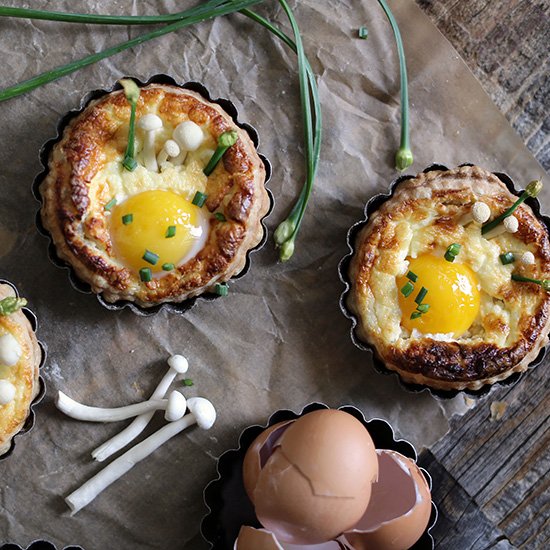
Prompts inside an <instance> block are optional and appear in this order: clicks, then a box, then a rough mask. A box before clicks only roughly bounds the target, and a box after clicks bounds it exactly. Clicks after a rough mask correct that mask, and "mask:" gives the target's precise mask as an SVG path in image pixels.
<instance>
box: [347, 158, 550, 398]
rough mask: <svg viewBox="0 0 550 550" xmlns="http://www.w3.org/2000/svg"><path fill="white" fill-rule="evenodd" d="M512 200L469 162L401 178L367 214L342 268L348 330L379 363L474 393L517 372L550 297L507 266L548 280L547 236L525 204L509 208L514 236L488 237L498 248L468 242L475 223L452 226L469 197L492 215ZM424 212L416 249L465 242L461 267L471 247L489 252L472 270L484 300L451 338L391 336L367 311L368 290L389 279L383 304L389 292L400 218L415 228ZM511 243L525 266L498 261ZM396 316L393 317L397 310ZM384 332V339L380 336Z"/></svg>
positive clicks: (408, 377) (542, 338) (534, 349)
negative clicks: (463, 332)
mask: <svg viewBox="0 0 550 550" xmlns="http://www.w3.org/2000/svg"><path fill="white" fill-rule="evenodd" d="M516 199H517V197H516V196H514V195H513V194H512V193H510V192H509V191H508V189H507V188H506V186H505V185H504V183H503V182H502V181H501V180H500V179H499V178H497V177H496V176H495V175H493V174H491V173H489V172H487V171H485V170H483V169H481V168H479V167H476V166H473V167H469V166H465V167H461V168H457V169H455V170H450V171H444V172H443V171H431V172H428V173H422V174H419V175H418V176H416V178H414V179H411V180H407V181H404V182H402V183H400V184H399V185H398V187H397V189H396V191H395V193H394V195H393V197H392V198H391V199H389V200H388V201H386V202H385V203H384V204H382V206H381V207H380V208H379V209H378V210H377V211H376V212H374V213H373V214H372V215H371V216H370V218H369V221H368V223H367V224H366V225H365V227H364V228H363V229H362V230H361V231H360V232H359V234H358V236H357V240H356V243H355V250H354V254H353V257H352V260H351V264H350V272H349V279H350V285H351V288H350V293H349V295H348V301H347V304H348V307H349V308H350V310H351V312H352V313H353V314H354V315H355V316H356V318H357V327H356V333H357V335H358V337H359V338H360V339H361V340H362V341H364V342H366V343H368V344H370V345H371V346H373V347H374V349H375V352H376V354H377V355H378V356H379V358H380V359H381V360H382V361H383V362H384V363H385V365H386V367H387V368H388V369H390V370H393V371H396V372H398V373H399V374H400V376H401V377H402V378H403V379H404V380H405V381H406V382H410V383H415V384H423V385H428V386H430V387H432V388H436V389H443V390H452V389H458V390H462V389H472V390H475V389H479V388H480V387H482V386H483V385H485V384H493V383H495V382H497V381H500V380H504V379H505V378H507V377H509V376H510V375H511V374H513V373H515V372H522V371H525V370H526V369H527V367H528V365H529V364H530V363H531V362H532V361H533V360H534V359H535V358H536V357H537V355H538V354H539V352H540V350H541V348H542V347H544V346H545V345H546V343H547V341H548V332H549V330H550V293H547V292H545V291H544V290H543V289H542V288H541V287H540V286H539V285H535V284H530V283H527V284H525V283H517V282H513V281H511V279H510V272H511V271H512V270H514V272H516V273H521V274H523V275H526V276H531V277H536V278H549V277H550V242H549V237H548V231H547V229H546V227H545V226H544V224H542V223H541V222H540V221H539V220H538V219H537V218H536V216H535V215H534V213H533V211H532V210H531V208H530V207H529V206H527V205H525V204H524V205H522V206H520V207H519V208H518V209H517V210H516V212H515V214H514V215H515V216H516V218H517V219H518V221H519V230H518V232H517V233H515V234H514V235H513V236H510V235H506V234H505V235H503V236H501V237H497V238H496V239H493V240H492V241H491V243H494V244H497V245H498V248H500V251H499V250H498V248H497V247H495V246H493V244H491V245H488V244H487V242H488V241H486V240H485V241H483V242H481V243H479V246H480V248H479V250H478V249H477V248H476V246H477V243H476V240H475V239H476V238H477V237H476V231H477V235H479V229H477V230H476V229H475V227H473V226H470V230H469V232H468V231H466V230H465V229H464V228H463V227H462V226H461V225H460V224H458V223H457V222H458V220H459V219H460V218H461V217H462V215H463V214H465V213H466V212H468V211H469V209H470V207H471V204H472V203H473V202H475V201H476V200H482V201H483V202H486V203H487V204H488V205H489V206H490V207H491V211H492V217H495V216H496V215H498V214H500V213H501V212H503V211H504V210H506V209H507V208H508V207H509V206H511V205H512V204H513V203H514V202H515V200H516ZM427 216H431V217H432V219H431V223H430V224H429V229H428V230H423V231H424V236H423V238H422V244H421V250H419V254H420V253H423V252H430V251H432V250H435V249H441V248H442V247H443V250H445V248H444V247H446V246H448V245H449V244H452V243H453V242H458V243H460V242H461V241H462V242H464V239H467V242H469V243H470V245H469V247H466V249H465V246H464V245H463V246H462V249H461V253H460V254H461V256H460V257H461V258H464V259H463V261H465V263H469V262H470V261H471V262H473V263H476V262H478V264H480V263H481V260H480V259H479V251H480V250H481V251H483V253H486V252H487V250H490V252H491V261H492V262H493V264H494V265H493V264H491V265H487V266H484V267H483V266H482V267H481V268H478V269H479V272H478V275H479V274H481V275H480V277H481V278H482V279H483V280H482V293H483V291H486V293H487V294H486V297H485V301H486V303H487V304H488V305H487V307H486V308H485V309H484V308H482V311H481V314H480V319H479V323H478V325H479V331H478V333H476V334H470V335H467V336H466V337H464V338H458V339H456V340H455V341H444V339H441V338H438V337H428V336H425V335H421V337H414V338H411V337H410V335H407V334H405V335H404V334H402V333H401V334H399V335H397V333H395V332H394V333H392V330H394V331H395V329H396V327H395V326H391V325H387V327H386V328H387V329H388V330H382V328H383V327H382V326H380V325H379V324H378V322H377V317H376V315H375V314H374V313H373V310H374V308H375V307H376V305H375V304H376V300H377V298H380V296H378V297H377V296H376V293H378V294H380V290H379V289H380V288H382V287H383V285H386V286H389V285H390V282H391V281H393V288H392V289H391V292H389V293H388V296H386V297H385V299H386V300H388V301H391V298H392V296H393V297H396V296H397V292H398V290H397V288H396V285H395V275H396V273H397V271H398V270H399V267H398V265H397V264H398V260H397V259H396V257H397V255H398V252H400V251H401V253H402V254H401V256H400V260H401V261H402V260H403V259H404V258H405V256H406V255H407V253H406V252H405V253H403V250H402V248H403V246H402V241H403V238H404V235H405V234H406V233H407V232H406V231H403V224H401V225H399V224H400V222H403V220H407V223H408V224H409V225H411V226H412V227H414V226H415V224H417V223H419V224H421V223H422V222H423V220H425V219H426V217H427ZM407 238H409V237H407ZM413 238H414V237H413ZM411 242H412V241H411ZM483 247H485V248H483ZM518 247H519V248H521V249H523V250H527V249H528V250H530V251H532V252H533V253H534V255H535V258H536V264H535V265H534V266H532V267H528V266H523V265H518V263H515V264H514V265H512V266H502V265H501V264H500V262H498V254H499V253H502V252H506V251H508V250H514V249H516V250H517V248H518ZM468 248H470V254H471V256H470V257H468ZM476 254H477V256H478V257H477V258H476ZM491 270H493V271H494V273H491ZM392 274H393V278H392ZM375 277H378V278H383V282H382V286H381V285H380V284H378V285H377V283H376V280H375ZM388 281H390V282H388ZM484 286H485V288H484ZM373 289H374V291H373ZM507 304H508V305H507ZM389 316H390V317H391V314H390V315H389ZM398 316H399V319H400V312H398ZM507 316H508V317H507ZM503 319H505V320H506V319H508V322H505V321H503ZM398 330H399V329H398ZM388 333H391V334H392V336H391V337H388ZM432 336H433V335H432ZM499 342H504V343H501V344H499Z"/></svg>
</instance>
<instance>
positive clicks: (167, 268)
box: [162, 264, 176, 271]
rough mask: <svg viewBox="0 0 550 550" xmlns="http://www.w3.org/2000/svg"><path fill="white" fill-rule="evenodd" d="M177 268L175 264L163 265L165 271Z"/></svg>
mask: <svg viewBox="0 0 550 550" xmlns="http://www.w3.org/2000/svg"><path fill="white" fill-rule="evenodd" d="M175 268H176V266H175V265H174V264H162V270H163V271H173V270H174V269H175Z"/></svg>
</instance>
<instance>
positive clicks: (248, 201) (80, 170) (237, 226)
mask: <svg viewBox="0 0 550 550" xmlns="http://www.w3.org/2000/svg"><path fill="white" fill-rule="evenodd" d="M165 80H166V79H165ZM188 88H195V89H197V88H200V87H199V86H188V87H186V86H183V87H181V86H176V85H173V84H165V83H160V82H158V81H157V82H155V81H154V80H153V83H150V84H148V85H145V86H143V87H142V88H141V93H140V98H139V102H138V105H137V120H138V125H139V120H140V119H141V118H142V117H143V116H144V115H157V116H158V117H160V119H161V120H162V124H163V126H162V128H161V129H160V130H158V131H156V132H155V133H154V136H155V137H154V140H153V141H154V147H155V153H156V154H157V155H158V154H159V153H160V150H161V148H162V147H163V145H164V144H165V143H166V141H168V140H170V139H171V138H172V137H173V136H172V133H173V131H174V129H175V128H176V127H178V125H180V124H182V123H190V122H192V123H193V126H194V127H195V128H197V127H199V128H200V130H201V131H202V136H203V138H202V140H201V143H200V145H199V146H198V148H197V149H196V150H191V149H189V150H188V152H187V155H186V158H185V159H184V160H183V161H182V160H181V158H180V161H179V163H178V164H176V163H175V161H176V160H177V159H176V158H174V159H171V158H168V160H167V161H165V162H164V163H163V164H162V163H161V162H159V163H158V169H157V171H152V170H150V169H149V168H146V167H145V166H144V164H145V163H144V162H143V160H142V159H141V158H140V153H139V151H140V149H141V147H142V145H143V143H144V142H145V141H146V138H145V131H140V130H139V129H138V130H136V146H137V151H138V155H137V161H138V167H137V168H136V169H135V170H134V171H128V170H125V169H124V168H123V167H122V160H123V157H124V152H125V149H126V145H127V143H128V123H129V118H130V105H129V103H128V101H127V100H126V98H125V96H124V93H123V91H122V90H121V89H115V90H114V91H112V92H109V93H104V94H101V95H100V96H99V97H95V98H94V99H93V100H92V101H90V102H89V103H88V105H87V106H86V107H85V108H84V109H83V110H82V111H81V112H79V113H78V114H76V116H74V117H72V118H71V119H70V120H69V121H68V123H67V124H66V125H65V127H64V129H63V133H62V135H61V137H60V139H59V140H58V141H57V142H56V143H55V144H54V145H53V147H52V148H51V151H50V153H49V160H48V169H47V172H46V173H45V174H44V175H43V176H42V177H40V176H39V180H40V181H39V182H38V185H39V196H40V199H41V200H42V209H41V222H42V225H43V227H44V229H45V230H46V232H47V233H48V234H49V235H50V236H51V239H52V241H53V244H54V246H55V252H56V255H57V257H59V258H60V259H61V260H62V261H63V262H65V263H66V264H68V265H69V266H70V267H71V268H72V269H73V270H74V272H75V273H76V276H77V278H78V279H79V280H80V281H83V282H84V283H86V284H89V285H90V287H91V290H92V291H93V292H95V293H96V294H98V295H100V296H101V299H102V300H103V301H105V302H107V303H108V304H112V303H122V302H129V303H133V304H136V305H137V306H138V307H142V308H152V307H153V306H156V305H159V304H163V303H172V304H180V303H182V302H186V301H188V300H189V299H191V298H193V297H196V296H198V295H200V294H203V293H214V292H215V291H216V290H217V288H218V286H219V285H220V284H221V285H223V284H224V283H225V282H227V281H228V280H229V279H230V278H231V277H233V276H236V275H237V274H239V272H241V271H242V270H243V268H244V267H245V265H246V263H247V254H248V252H249V251H250V250H252V249H254V248H255V247H256V246H258V245H259V244H260V243H261V241H262V240H263V239H264V233H265V230H264V227H263V225H262V219H263V218H264V217H265V216H266V214H267V213H268V211H269V209H270V205H271V201H270V196H269V194H268V192H267V190H266V188H265V182H266V167H267V169H268V170H269V167H268V166H267V162H266V161H265V159H263V158H261V157H260V155H258V153H257V151H256V148H255V144H254V141H253V139H252V138H251V137H250V135H249V132H248V127H246V126H244V125H241V124H238V123H237V122H236V120H235V119H234V117H233V116H231V114H229V113H228V112H227V110H226V109H224V108H222V107H221V106H220V103H223V102H222V101H216V102H212V101H209V100H208V99H206V98H205V97H203V95H201V94H200V93H198V92H197V91H194V90H193V89H188ZM228 105H229V106H230V107H231V104H230V103H228ZM224 106H225V105H224ZM232 114H236V113H232ZM227 131H233V132H236V133H237V136H238V139H237V142H236V143H235V144H234V145H233V146H231V147H230V148H229V149H228V150H227V152H226V153H225V154H224V156H223V158H222V160H221V161H220V162H219V163H218V164H217V166H216V168H215V170H214V171H213V172H212V174H211V175H209V176H206V175H204V173H203V168H204V167H205V165H206V164H207V163H208V160H209V159H210V158H211V156H212V154H213V153H214V150H215V149H216V145H217V140H218V138H219V136H220V135H221V134H223V133H225V132H227ZM183 151H184V149H183V148H182V153H183ZM141 154H143V153H141ZM184 157H185V155H184ZM161 191H162V192H165V193H166V192H168V193H173V194H175V195H176V199H177V200H183V201H186V202H187V203H189V204H191V201H193V203H194V204H193V206H192V207H190V206H189V207H184V208H188V209H191V208H193V209H194V211H193V212H191V214H192V215H193V216H195V217H196V220H198V221H196V222H195V227H192V228H191V229H192V231H197V230H199V233H200V231H202V237H201V239H202V241H201V242H196V243H195V244H194V245H193V246H194V247H195V248H192V249H190V250H188V251H187V252H188V253H187V254H182V256H183V257H179V261H172V260H167V261H166V262H164V261H163V258H162V255H160V256H161V257H160V258H158V262H159V264H158V266H157V267H156V268H154V269H158V272H154V273H153V275H152V277H149V279H150V280H147V279H144V278H143V276H142V273H141V270H140V269H139V266H136V265H135V262H134V264H132V263H131V262H128V261H127V260H128V254H124V253H122V254H121V252H120V250H121V249H120V246H119V245H117V243H116V242H114V240H113V235H114V232H113V231H114V230H113V223H114V221H113V220H115V219H116V220H118V218H119V217H120V218H123V221H122V223H121V224H119V225H122V224H124V225H125V226H126V224H127V220H128V219H130V217H131V216H132V214H134V215H133V217H134V222H133V223H134V224H136V223H137V222H136V214H135V212H134V213H132V212H125V211H124V204H125V203H127V201H128V200H129V199H135V197H136V196H137V195H140V194H142V193H149V195H151V193H153V194H154V193H155V192H156V193H157V198H158V196H159V193H160V192H161ZM197 196H200V197H201V198H202V202H198V203H196V202H195V201H194V199H195V198H196V197H197ZM153 198H155V197H154V196H153ZM138 202H139V201H138ZM161 202H162V201H161ZM164 202H166V201H164ZM142 203H143V204H142V205H141V206H139V208H141V209H142V212H146V211H147V207H148V205H149V204H151V201H150V198H147V199H143V201H142ZM197 204H198V207H196V206H195V205H197ZM202 204H204V206H203V205H202ZM159 208H160V209H161V210H162V208H164V203H162V204H161V205H160V206H159ZM174 208H176V207H174ZM178 208H179V206H178ZM157 210H158V209H157ZM178 212H179V211H178ZM188 214H189V213H188V212H187V211H185V215H188ZM138 218H139V216H138ZM168 219H169V218H168V217H167V220H168ZM172 219H173V218H172ZM147 223H148V222H147ZM172 223H173V224H174V226H176V222H172ZM170 225H171V222H170V221H167V222H166V230H167V231H168V228H169V227H170ZM127 227H129V228H130V229H131V228H132V225H127ZM134 227H135V225H134ZM123 229H124V228H123ZM178 230H180V227H179V225H178ZM166 235H168V232H167V233H166ZM162 238H165V235H164V230H163V234H162V235H161V236H159V237H158V239H162ZM172 242H175V241H174V239H172ZM162 244H164V243H162ZM136 246H140V247H141V248H143V253H144V254H145V252H146V251H152V252H153V258H155V256H158V255H157V254H155V250H154V247H155V244H154V243H150V242H145V241H144V242H143V243H137V244H136ZM186 246H187V245H186ZM152 249H153V250H152ZM161 265H162V267H163V268H164V267H165V266H168V269H166V270H164V269H160V267H161ZM143 268H145V269H149V268H151V265H150V264H149V263H147V262H145V261H144V262H143Z"/></svg>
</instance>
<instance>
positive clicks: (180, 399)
mask: <svg viewBox="0 0 550 550" xmlns="http://www.w3.org/2000/svg"><path fill="white" fill-rule="evenodd" d="M186 410H187V399H185V396H184V395H183V394H181V393H180V392H179V391H173V392H172V393H171V394H170V395H169V396H168V403H167V404H166V411H165V413H164V419H165V420H167V421H168V422H175V421H176V420H179V419H180V418H183V416H184V415H185V411H186Z"/></svg>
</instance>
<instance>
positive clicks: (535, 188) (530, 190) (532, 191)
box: [524, 180, 542, 197]
mask: <svg viewBox="0 0 550 550" xmlns="http://www.w3.org/2000/svg"><path fill="white" fill-rule="evenodd" d="M541 191H542V181H540V180H533V181H531V182H529V183H528V184H527V187H526V188H525V191H524V193H527V195H528V196H529V197H536V196H537V195H538V194H539V193H540V192H541Z"/></svg>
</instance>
